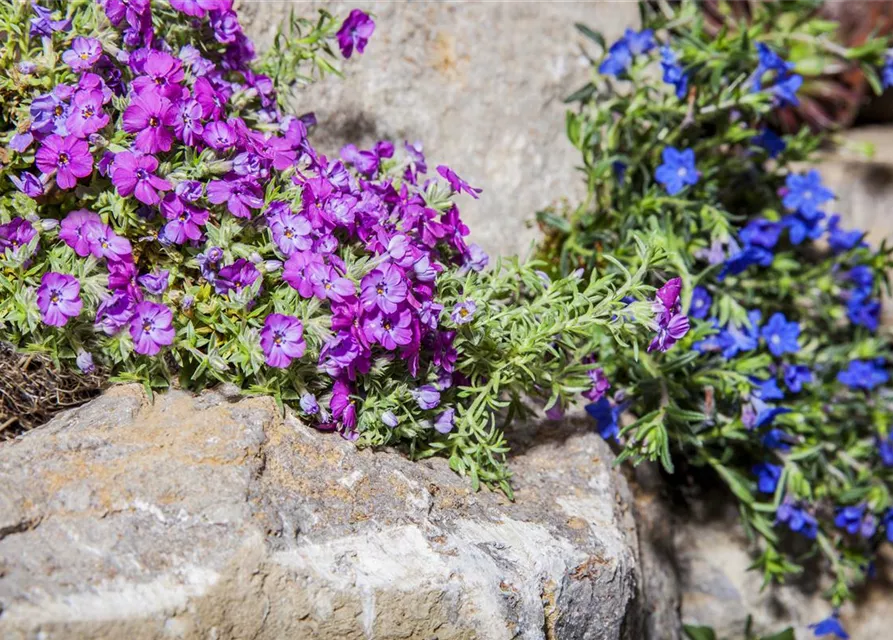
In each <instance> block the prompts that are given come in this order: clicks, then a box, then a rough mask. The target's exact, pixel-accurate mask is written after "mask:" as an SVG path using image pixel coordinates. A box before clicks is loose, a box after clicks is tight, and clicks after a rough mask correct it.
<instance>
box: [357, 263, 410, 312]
mask: <svg viewBox="0 0 893 640" xmlns="http://www.w3.org/2000/svg"><path fill="white" fill-rule="evenodd" d="M360 289H361V290H362V291H361V293H360V301H361V302H362V304H363V308H364V309H375V308H378V309H381V310H382V311H384V312H385V313H393V312H395V311H396V310H397V305H399V304H400V303H402V302H403V301H404V300H406V297H407V295H408V293H409V289H408V288H407V286H406V281H405V280H404V278H403V272H402V271H400V269H398V268H397V267H395V266H394V265H392V264H389V263H385V264H383V265H381V266H380V267H378V268H377V269H375V270H373V271H372V272H370V273H368V274H366V275H365V276H364V277H363V279H362V280H361V281H360Z"/></svg>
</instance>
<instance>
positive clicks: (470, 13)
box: [241, 1, 638, 255]
mask: <svg viewBox="0 0 893 640" xmlns="http://www.w3.org/2000/svg"><path fill="white" fill-rule="evenodd" d="M320 6H325V8H326V9H328V10H329V11H331V12H333V13H335V14H336V15H347V13H348V12H349V11H350V9H352V8H356V7H359V8H362V9H365V10H368V11H370V12H371V13H373V14H374V15H375V21H376V30H375V35H374V36H373V37H372V39H371V40H370V42H369V46H368V48H367V49H366V53H365V54H364V55H362V56H360V57H359V58H351V60H349V61H347V62H346V64H345V65H344V67H345V71H346V77H345V78H344V79H343V80H341V79H338V78H327V79H326V80H324V81H323V82H320V83H317V84H314V85H312V86H311V87H309V88H307V89H306V90H305V91H304V92H303V93H302V97H301V100H300V102H299V103H298V104H297V105H296V109H297V110H298V112H299V113H303V112H306V111H314V112H315V113H316V115H317V117H318V118H319V123H320V126H319V128H318V130H317V132H316V135H315V137H314V142H315V143H316V145H317V147H318V148H319V149H321V150H322V151H324V152H327V153H330V154H331V153H337V151H338V150H339V149H340V148H341V147H342V146H343V145H344V144H347V143H348V142H352V143H355V144H357V145H370V144H371V143H372V142H374V141H376V140H379V139H390V140H393V141H394V142H400V141H402V140H409V141H410V142H414V141H417V140H419V141H422V142H423V144H424V148H425V152H426V154H427V156H428V160H429V163H428V164H429V168H430V170H431V171H433V169H434V166H436V165H437V164H447V165H449V166H450V167H451V168H453V169H454V170H455V171H456V172H457V173H459V175H460V176H462V177H463V178H465V179H466V180H468V181H469V182H470V183H471V184H472V185H474V186H477V187H482V188H483V189H484V193H483V194H482V196H481V199H480V200H478V201H472V200H471V198H468V197H463V198H461V199H460V207H461V209H462V214H463V218H464V220H465V222H466V223H467V224H468V226H469V227H470V228H471V238H472V240H473V241H475V242H477V243H479V244H480V245H482V246H483V247H484V249H485V250H486V251H487V252H488V253H491V254H498V255H512V254H522V255H523V254H525V253H526V252H527V251H528V249H529V248H530V245H531V242H532V241H533V240H534V238H535V237H536V231H535V230H533V229H529V228H528V227H527V222H528V221H529V220H531V219H532V218H533V215H534V213H535V212H536V211H537V209H540V208H542V207H543V206H545V205H547V204H549V203H551V202H553V201H556V200H557V199H559V198H561V197H564V196H567V197H571V198H579V197H581V196H582V194H583V193H585V191H584V184H583V182H582V179H581V175H580V174H579V173H578V172H576V171H575V170H574V167H575V166H576V164H577V153H576V151H575V150H574V148H573V147H572V146H571V144H570V143H569V142H568V141H567V139H566V136H565V127H564V113H565V105H564V104H563V103H562V100H563V99H564V98H565V97H566V96H568V95H570V94H571V93H572V92H573V91H574V90H576V89H578V88H579V87H580V86H582V85H583V84H584V83H585V82H586V80H587V78H588V74H589V65H588V63H587V61H586V59H585V58H584V57H583V56H582V55H581V48H580V47H581V45H582V43H583V42H584V41H585V39H584V38H583V37H582V36H580V35H579V34H578V33H577V30H576V29H575V28H574V23H575V22H583V23H584V24H586V25H588V26H590V27H592V28H594V29H598V30H601V31H602V32H603V33H604V34H605V37H606V39H607V40H608V41H611V40H612V39H614V38H616V37H619V36H620V35H622V33H623V30H624V28H626V27H629V26H631V25H635V24H637V23H638V10H637V7H636V3H635V2H490V3H468V2H375V3H370V2H365V3H364V2H340V1H339V2H327V3H320V2H242V3H241V13H242V14H243V15H244V16H245V17H244V22H245V24H246V27H247V31H248V33H249V35H251V37H253V38H254V39H255V41H256V42H257V44H258V47H259V49H263V48H265V47H267V46H269V44H270V43H271V42H272V38H273V36H274V35H275V33H276V29H277V27H278V26H279V25H280V24H281V23H282V22H283V21H284V20H286V19H287V17H288V14H289V11H291V10H292V9H295V10H297V11H300V12H302V13H303V15H306V16H311V15H313V14H314V13H315V11H316V9H317V8H318V7H320ZM590 44H591V43H590ZM590 49H591V47H590Z"/></svg>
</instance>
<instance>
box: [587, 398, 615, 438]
mask: <svg viewBox="0 0 893 640" xmlns="http://www.w3.org/2000/svg"><path fill="white" fill-rule="evenodd" d="M622 412H623V409H622V407H619V406H618V407H612V406H611V401H610V400H608V399H607V398H602V399H601V400H599V401H598V402H593V403H591V404H587V405H586V413H588V414H589V415H590V416H591V417H592V418H593V419H594V420H595V426H596V428H597V429H598V433H599V435H600V436H601V437H602V438H604V439H605V440H609V439H611V438H615V439H616V438H617V434H618V433H620V426H619V422H618V418H619V417H620V414H621V413H622Z"/></svg>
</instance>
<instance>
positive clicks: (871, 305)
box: [846, 291, 881, 331]
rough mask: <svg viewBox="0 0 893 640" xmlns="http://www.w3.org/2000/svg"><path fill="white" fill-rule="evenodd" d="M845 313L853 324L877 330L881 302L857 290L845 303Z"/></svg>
mask: <svg viewBox="0 0 893 640" xmlns="http://www.w3.org/2000/svg"><path fill="white" fill-rule="evenodd" d="M846 315H847V318H849V319H850V322H852V323H853V324H854V325H857V326H861V327H867V328H868V330H869V331H877V328H878V323H879V322H880V317H881V303H880V301H879V300H872V299H871V298H869V297H868V296H865V295H861V293H860V292H858V291H857V292H856V294H855V295H854V296H853V297H852V298H850V301H849V303H847V307H846Z"/></svg>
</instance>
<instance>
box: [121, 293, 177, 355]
mask: <svg viewBox="0 0 893 640" xmlns="http://www.w3.org/2000/svg"><path fill="white" fill-rule="evenodd" d="M173 319H174V317H173V314H172V313H171V310H170V309H168V308H167V307H166V306H164V305H163V304H157V303H155V302H140V303H139V304H138V305H136V309H135V310H134V315H133V319H131V321H130V337H131V338H133V350H134V351H136V352H137V353H139V354H141V355H144V356H154V355H155V354H156V353H158V352H159V351H161V347H164V346H167V345H169V344H173V342H174V335H175V332H174V327H173Z"/></svg>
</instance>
